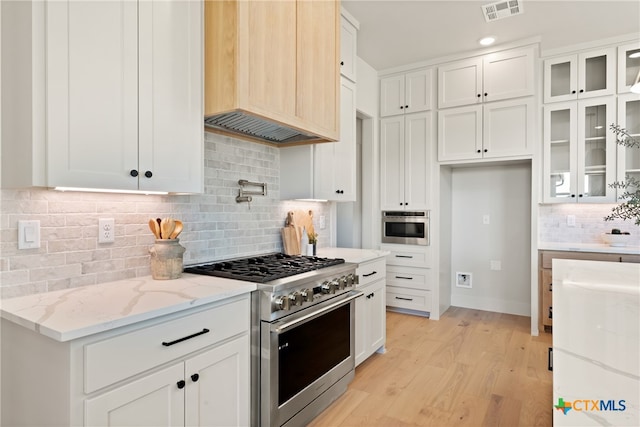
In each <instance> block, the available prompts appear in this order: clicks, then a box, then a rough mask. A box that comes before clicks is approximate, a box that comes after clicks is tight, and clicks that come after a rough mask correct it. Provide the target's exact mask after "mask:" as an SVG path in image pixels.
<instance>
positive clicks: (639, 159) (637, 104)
mask: <svg viewBox="0 0 640 427" xmlns="http://www.w3.org/2000/svg"><path fill="white" fill-rule="evenodd" d="M625 111H626V114H625V128H626V129H627V132H629V135H631V136H632V137H634V138H635V139H640V100H638V101H628V102H627V103H626V105H625ZM624 157H625V175H628V176H631V177H633V178H635V179H636V180H637V181H640V148H638V147H625V155H624ZM625 179H626V178H625ZM629 190H630V191H633V190H635V188H629Z"/></svg>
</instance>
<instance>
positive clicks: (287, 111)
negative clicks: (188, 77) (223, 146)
mask: <svg viewBox="0 0 640 427" xmlns="http://www.w3.org/2000/svg"><path fill="white" fill-rule="evenodd" d="M339 61H340V3H339V1H335V0H332V1H327V0H274V1H248V0H228V1H216V0H206V1H205V76H204V86H205V130H206V131H211V132H217V133H223V134H227V135H231V136H234V137H238V138H242V139H247V140H251V141H255V142H260V143H266V144H270V145H275V146H285V145H299V144H309V143H317V142H329V141H337V140H338V139H339V135H340V126H339V120H340V119H339V117H340V108H339V106H340V65H339Z"/></svg>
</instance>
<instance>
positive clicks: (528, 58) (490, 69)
mask: <svg viewBox="0 0 640 427" xmlns="http://www.w3.org/2000/svg"><path fill="white" fill-rule="evenodd" d="M533 63H534V53H533V49H532V48H523V49H513V50H506V51H502V52H496V53H491V54H487V55H484V56H479V57H474V58H468V59H463V60H461V61H456V62H451V63H449V64H445V65H442V66H440V67H438V108H449V107H457V106H461V105H471V104H478V103H482V102H490V101H499V100H502V99H508V98H516V97H521V96H530V95H533V93H534V67H533Z"/></svg>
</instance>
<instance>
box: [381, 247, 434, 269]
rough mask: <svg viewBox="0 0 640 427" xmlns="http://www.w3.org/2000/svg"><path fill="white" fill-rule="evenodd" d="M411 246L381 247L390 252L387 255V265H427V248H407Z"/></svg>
mask: <svg viewBox="0 0 640 427" xmlns="http://www.w3.org/2000/svg"><path fill="white" fill-rule="evenodd" d="M409 248H411V246H408V248H407V249H406V250H405V249H398V248H396V247H395V246H394V247H393V248H383V249H384V250H388V251H389V252H390V254H389V255H387V265H401V266H407V267H429V256H428V254H429V253H430V252H429V248H428V247H419V248H415V247H414V248H415V249H409Z"/></svg>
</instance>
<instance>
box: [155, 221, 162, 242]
mask: <svg viewBox="0 0 640 427" xmlns="http://www.w3.org/2000/svg"><path fill="white" fill-rule="evenodd" d="M156 222H157V223H158V237H159V238H160V239H162V228H161V227H160V224H161V223H162V219H160V218H156Z"/></svg>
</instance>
